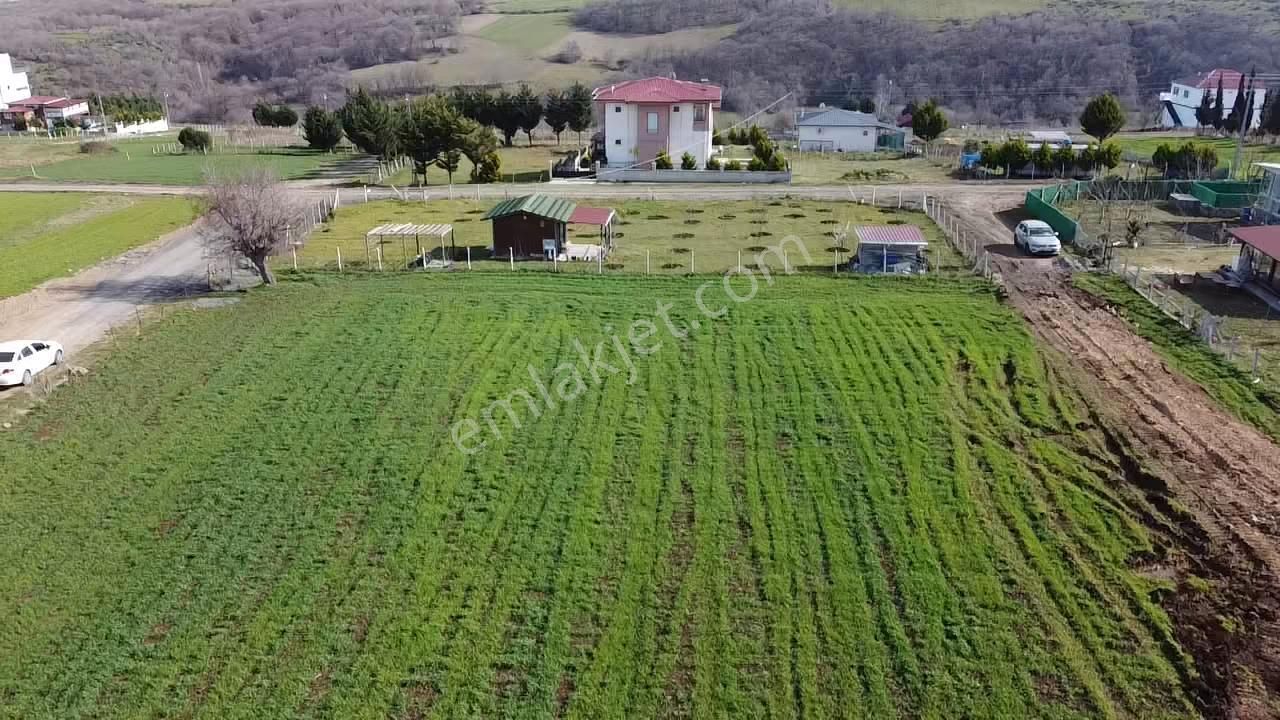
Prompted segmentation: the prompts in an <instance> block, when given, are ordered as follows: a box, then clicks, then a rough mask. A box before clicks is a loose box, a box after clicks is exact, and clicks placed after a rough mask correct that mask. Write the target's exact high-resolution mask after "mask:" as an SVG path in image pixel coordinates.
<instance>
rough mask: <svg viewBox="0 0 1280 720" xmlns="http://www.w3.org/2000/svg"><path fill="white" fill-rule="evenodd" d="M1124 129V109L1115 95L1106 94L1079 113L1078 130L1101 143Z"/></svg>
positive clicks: (1095, 99) (1098, 97) (1094, 99)
mask: <svg viewBox="0 0 1280 720" xmlns="http://www.w3.org/2000/svg"><path fill="white" fill-rule="evenodd" d="M1123 127H1124V109H1123V108H1121V107H1120V101H1119V100H1118V99H1116V96H1115V95H1112V94H1111V93H1107V94H1105V95H1099V96H1097V97H1095V98H1093V99H1092V100H1090V101H1089V104H1088V105H1086V106H1085V108H1084V112H1082V113H1080V129H1081V130H1083V131H1084V132H1085V134H1086V135H1091V136H1093V137H1095V138H1097V139H1098V142H1102V141H1104V140H1106V139H1107V138H1109V137H1111V136H1112V135H1115V134H1116V133H1118V132H1120V129H1121V128H1123Z"/></svg>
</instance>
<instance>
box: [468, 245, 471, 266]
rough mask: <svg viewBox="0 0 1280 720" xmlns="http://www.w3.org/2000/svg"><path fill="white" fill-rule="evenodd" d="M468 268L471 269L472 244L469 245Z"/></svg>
mask: <svg viewBox="0 0 1280 720" xmlns="http://www.w3.org/2000/svg"><path fill="white" fill-rule="evenodd" d="M467 269H468V270H470V269H471V246H470V245H468V246H467Z"/></svg>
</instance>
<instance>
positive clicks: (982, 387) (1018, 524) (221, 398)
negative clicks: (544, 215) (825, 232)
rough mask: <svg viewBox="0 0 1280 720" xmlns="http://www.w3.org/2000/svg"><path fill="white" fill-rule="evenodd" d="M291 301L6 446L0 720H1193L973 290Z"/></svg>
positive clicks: (527, 282) (343, 289) (55, 414)
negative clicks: (592, 360) (741, 298)
mask: <svg viewBox="0 0 1280 720" xmlns="http://www.w3.org/2000/svg"><path fill="white" fill-rule="evenodd" d="M317 282H318V283H319V284H318V285H311V284H307V283H305V282H301V281H298V282H291V283H287V284H285V285H284V286H281V287H279V288H276V289H272V290H269V291H259V292H255V293H253V294H251V295H249V296H248V297H247V298H246V299H245V300H243V301H242V302H240V303H238V304H236V305H233V306H229V307H222V308H217V309H203V310H191V311H187V312H180V313H176V314H174V313H170V314H167V315H166V317H165V318H164V319H163V320H161V321H158V322H157V323H156V324H154V325H153V326H151V327H150V329H149V330H148V331H147V332H146V333H145V334H144V336H143V337H141V338H140V339H138V340H136V341H128V342H122V343H121V347H120V348H119V350H118V351H117V352H115V353H113V355H112V357H111V358H110V359H109V360H107V361H106V362H105V364H104V365H103V366H101V367H100V368H98V369H97V370H96V372H95V374H94V375H93V376H91V377H89V378H87V379H85V380H83V381H78V382H77V383H75V384H73V385H70V386H67V387H64V388H62V389H61V390H59V391H58V392H57V393H56V394H55V396H54V397H53V398H52V400H51V401H50V402H49V403H48V404H47V405H45V406H43V407H41V408H39V409H38V410H36V411H35V412H34V413H33V414H32V415H30V416H28V417H26V418H24V419H23V420H22V421H20V422H19V423H18V425H17V426H16V427H15V428H13V429H12V430H9V431H5V432H4V433H2V434H0V457H2V458H3V464H2V465H3V468H4V473H3V478H2V479H0V717H7V718H42V717H49V718H55V717H56V718H65V717H90V716H92V717H100V718H114V717H195V716H200V717H208V718H241V717H262V718H267V717H271V718H276V717H308V718H309V717H332V718H386V717H395V718H419V717H439V718H460V717H486V718H498V717H524V718H544V717H572V718H601V717H630V718H639V717H733V718H746V717H780V718H786V717H812V718H820V717H864V718H877V719H880V718H890V717H901V718H958V717H1008V718H1014V717H1017V718H1021V717H1045V718H1086V717H1087V718H1095V717H1144V718H1160V717H1186V716H1189V715H1193V714H1194V710H1193V708H1192V704H1191V700H1190V699H1189V696H1188V694H1187V691H1186V689H1185V688H1186V687H1187V686H1188V683H1189V682H1190V680H1189V678H1190V677H1191V675H1192V674H1193V673H1194V670H1193V669H1192V667H1191V665H1190V663H1189V661H1188V660H1187V659H1186V658H1185V657H1184V656H1183V654H1182V652H1181V651H1180V650H1179V648H1178V646H1177V644H1176V642H1175V641H1174V639H1173V632H1172V629H1171V627H1170V623H1169V620H1168V618H1167V617H1166V615H1165V614H1164V612H1163V611H1162V610H1161V609H1160V608H1159V606H1158V605H1157V604H1156V603H1155V602H1154V601H1153V599H1152V598H1153V590H1156V589H1158V588H1159V587H1161V582H1162V581H1160V580H1159V579H1158V578H1156V577H1154V576H1152V577H1148V576H1145V575H1142V574H1140V573H1139V572H1138V570H1137V568H1138V566H1139V562H1140V561H1141V560H1142V559H1144V558H1147V557H1150V555H1151V553H1153V551H1154V550H1155V548H1154V542H1153V539H1152V537H1151V536H1150V535H1149V533H1148V531H1147V529H1145V525H1146V523H1148V521H1150V520H1151V519H1152V518H1153V516H1154V513H1153V512H1152V510H1151V509H1150V508H1148V507H1147V506H1146V504H1145V501H1144V500H1142V499H1141V496H1140V494H1139V493H1138V491H1137V490H1135V489H1132V488H1131V487H1130V486H1129V485H1128V484H1127V483H1126V482H1124V473H1123V472H1122V470H1121V464H1120V461H1119V459H1118V458H1116V457H1114V456H1113V455H1112V454H1111V452H1110V451H1109V450H1108V447H1107V445H1106V443H1105V442H1104V440H1103V438H1102V437H1100V433H1098V432H1097V431H1096V429H1095V428H1093V427H1092V425H1091V424H1090V421H1089V419H1088V416H1087V414H1086V413H1084V412H1083V411H1082V410H1080V405H1079V402H1078V399H1077V398H1076V397H1075V396H1074V395H1072V394H1071V392H1070V391H1069V390H1068V389H1066V388H1065V387H1063V386H1062V385H1061V384H1060V383H1057V382H1056V371H1055V369H1054V368H1053V366H1052V365H1051V364H1049V363H1048V362H1047V361H1046V360H1045V358H1044V357H1042V356H1041V355H1040V354H1038V352H1037V350H1036V349H1035V346H1034V344H1033V342H1032V340H1031V338H1030V337H1029V335H1028V334H1027V332H1026V330H1025V328H1024V325H1023V323H1022V320H1021V319H1020V318H1018V317H1016V316H1015V315H1014V314H1013V313H1012V312H1011V311H1010V310H1008V309H1006V308H1004V307H1002V306H1001V305H1000V304H999V303H998V302H997V300H996V299H995V297H994V296H993V295H992V294H991V292H990V290H989V289H987V288H986V287H985V286H982V285H978V284H971V283H969V282H966V281H930V280H921V281H907V282H903V281H897V280H867V279H862V280H832V279H824V278H812V277H810V278H802V277H786V278H782V279H779V280H778V281H777V283H776V284H775V285H774V286H773V287H765V286H764V285H763V284H762V285H761V287H760V288H759V292H758V294H757V295H756V296H755V297H754V299H751V300H749V301H746V302H742V303H740V304H734V303H732V302H730V301H727V300H725V297H724V293H723V291H722V289H721V286H720V283H719V281H718V279H717V280H714V281H712V285H711V288H710V289H709V290H707V291H705V292H704V293H703V294H702V296H701V297H702V299H703V301H704V302H703V304H704V305H705V306H708V307H710V308H712V309H715V308H718V307H720V306H722V305H727V306H730V310H729V312H728V313H727V315H725V316H723V317H720V318H716V319H713V318H710V317H708V316H706V315H704V314H703V313H702V312H701V311H700V310H699V309H698V305H697V304H696V302H695V293H696V291H697V290H698V287H699V285H700V284H702V283H703V282H707V280H706V279H701V278H695V279H683V278H681V279H673V278H667V279H656V278H655V279H647V278H617V277H606V278H594V277H567V276H561V277H542V276H523V277H516V276H500V275H485V274H475V275H461V276H460V275H454V276H429V277H428V276H410V277H403V276H402V277H394V278H371V279H365V280H357V281H346V282H339V281H335V280H333V279H325V278H322V279H320V280H319V281H317ZM738 289H739V290H741V291H745V290H746V288H745V287H740V288H738ZM660 302H667V303H671V305H672V307H671V308H670V310H669V311H665V312H660V311H659V309H658V308H659V303H660ZM664 314H665V316H666V317H668V318H669V319H670V325H671V327H670V328H669V327H668V326H667V322H666V319H664ZM637 320H640V321H648V322H651V323H652V325H643V326H642V328H643V329H645V330H647V329H649V328H652V330H653V332H652V333H651V334H650V335H648V336H646V338H645V339H644V341H643V342H641V343H637V344H634V345H633V344H632V341H631V339H629V338H628V328H631V329H633V330H634V329H635V328H636V325H635V324H633V323H635V321H637ZM695 322H696V323H697V326H696V327H695V325H694V323H695ZM672 328H674V330H673V329H672ZM638 334H643V333H638ZM680 335H683V337H680ZM615 336H617V337H619V338H620V340H619V344H622V343H625V344H627V347H629V348H632V347H641V346H643V348H644V349H645V350H652V352H651V353H649V354H643V353H640V352H638V351H634V352H631V353H630V354H629V355H628V357H629V358H630V365H628V364H627V363H626V362H624V361H622V360H621V353H620V352H619V351H618V346H615V345H613V342H612V338H613V337H615ZM601 341H604V345H603V346H602V347H603V348H604V362H605V364H606V365H608V366H609V367H602V366H601V365H600V364H599V363H597V364H596V365H595V366H594V368H589V367H587V365H586V364H584V362H583V359H582V353H583V352H586V353H589V354H592V353H594V352H595V348H596V347H597V343H599V342H601ZM579 344H580V345H581V346H582V347H581V348H579V347H578V346H579ZM655 346H657V347H655ZM611 348H612V349H611ZM632 366H633V367H634V371H632V370H631V369H630V368H631V367H632ZM614 369H616V370H617V371H618V372H616V373H613V372H611V371H612V370H614ZM593 370H594V374H593ZM596 374H598V375H599V376H600V380H599V382H597V381H596ZM575 377H576V378H577V379H580V380H581V383H580V384H579V383H576V382H573V380H574V379H575ZM534 378H538V382H541V383H542V385H541V386H539V384H538V382H535V380H534ZM503 400H509V401H512V402H511V405H510V407H511V411H510V412H508V411H507V410H506V409H505V408H504V407H503V406H502V405H501V401H503ZM495 401H499V404H498V405H497V406H496V407H495V405H494V403H495ZM535 408H536V412H535ZM489 419H492V420H493V422H492V423H490V422H488V420H489ZM467 420H475V421H476V422H475V425H474V426H467V425H466V424H465V423H466V421H467ZM459 423H463V425H461V426H460V425H459ZM459 427H462V428H464V430H465V429H466V428H468V427H470V429H472V430H474V431H475V432H474V433H471V434H470V435H469V436H468V434H467V432H464V433H463V436H464V437H463V442H462V443H461V447H463V448H466V450H467V451H466V452H464V451H463V450H460V449H459V445H458V444H457V443H455V439H456V438H457V436H458V433H457V432H456V430H457V428H459ZM481 442H483V443H484V447H482V448H479V449H478V450H476V446H477V445H478V444H479V443H481ZM471 450H475V451H474V452H470V451H471Z"/></svg>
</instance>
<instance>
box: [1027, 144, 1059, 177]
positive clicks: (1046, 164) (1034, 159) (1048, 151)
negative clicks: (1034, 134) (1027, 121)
mask: <svg viewBox="0 0 1280 720" xmlns="http://www.w3.org/2000/svg"><path fill="white" fill-rule="evenodd" d="M1053 162H1054V155H1053V148H1051V147H1049V143H1047V142H1042V143H1040V147H1038V148H1036V151H1035V153H1034V154H1032V156H1031V163H1032V164H1033V165H1034V166H1035V168H1036V172H1038V173H1040V174H1041V175H1048V174H1050V173H1052V172H1053Z"/></svg>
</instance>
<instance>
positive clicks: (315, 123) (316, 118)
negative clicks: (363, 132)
mask: <svg viewBox="0 0 1280 720" xmlns="http://www.w3.org/2000/svg"><path fill="white" fill-rule="evenodd" d="M302 130H303V135H304V137H305V138H306V140H307V144H308V145H310V146H311V147H312V148H313V149H315V150H324V151H327V152H328V151H332V150H333V149H334V148H335V147H337V146H338V143H340V142H342V122H341V121H340V120H338V114H337V113H333V112H329V111H328V110H325V109H324V108H322V107H319V106H316V105H312V106H311V107H309V108H307V114H306V115H305V116H304V117H303V120H302Z"/></svg>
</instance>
